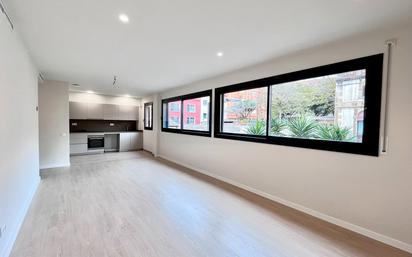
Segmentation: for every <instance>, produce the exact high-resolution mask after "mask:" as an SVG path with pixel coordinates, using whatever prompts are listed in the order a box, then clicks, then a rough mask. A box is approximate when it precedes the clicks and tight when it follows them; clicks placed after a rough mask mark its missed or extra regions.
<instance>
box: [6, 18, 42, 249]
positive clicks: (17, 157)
mask: <svg viewBox="0 0 412 257" xmlns="http://www.w3.org/2000/svg"><path fill="white" fill-rule="evenodd" d="M0 92H1V94H0V117H1V122H2V123H1V125H0V227H3V226H4V225H6V231H5V233H4V234H3V236H2V238H0V256H8V254H9V252H10V250H11V248H12V246H13V243H14V240H15V238H16V236H17V233H18V231H19V229H20V225H21V223H22V222H23V219H24V216H25V214H26V211H27V209H28V207H29V204H30V202H31V199H32V196H33V194H34V192H35V190H36V188H37V185H38V183H39V181H40V177H39V142H38V136H39V135H38V115H37V111H36V106H37V70H36V68H35V66H34V65H33V63H32V62H31V59H30V57H29V55H28V54H27V52H26V49H25V47H24V45H23V44H22V42H21V40H20V38H19V37H18V36H17V34H16V32H14V31H12V30H11V29H10V27H9V24H8V23H7V21H6V19H5V18H4V15H0Z"/></svg>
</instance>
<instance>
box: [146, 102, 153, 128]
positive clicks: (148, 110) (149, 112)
mask: <svg viewBox="0 0 412 257" xmlns="http://www.w3.org/2000/svg"><path fill="white" fill-rule="evenodd" d="M152 108H153V105H151V104H149V105H145V109H144V126H145V127H146V128H151V127H152V120H153V117H152Z"/></svg>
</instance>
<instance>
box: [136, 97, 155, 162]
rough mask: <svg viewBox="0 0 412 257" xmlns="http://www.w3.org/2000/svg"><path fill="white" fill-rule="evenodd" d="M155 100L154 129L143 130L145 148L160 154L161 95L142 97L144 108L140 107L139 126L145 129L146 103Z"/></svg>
mask: <svg viewBox="0 0 412 257" xmlns="http://www.w3.org/2000/svg"><path fill="white" fill-rule="evenodd" d="M150 102H153V130H143V149H144V150H146V151H149V152H151V153H152V154H153V155H154V156H157V155H158V133H159V126H160V124H159V123H160V118H159V117H160V104H159V95H152V96H148V97H145V98H143V99H142V108H140V114H139V117H142V118H141V119H140V122H139V127H140V128H142V129H144V124H143V118H144V104H145V103H150Z"/></svg>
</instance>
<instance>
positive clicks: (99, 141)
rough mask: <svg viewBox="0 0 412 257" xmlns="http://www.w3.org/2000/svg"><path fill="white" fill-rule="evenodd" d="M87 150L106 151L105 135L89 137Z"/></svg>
mask: <svg viewBox="0 0 412 257" xmlns="http://www.w3.org/2000/svg"><path fill="white" fill-rule="evenodd" d="M87 149H88V150H89V151H90V150H104V135H89V136H88V137H87Z"/></svg>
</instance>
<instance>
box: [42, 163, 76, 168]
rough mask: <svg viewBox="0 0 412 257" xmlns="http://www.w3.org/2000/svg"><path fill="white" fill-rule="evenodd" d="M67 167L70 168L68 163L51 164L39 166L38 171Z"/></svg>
mask: <svg viewBox="0 0 412 257" xmlns="http://www.w3.org/2000/svg"><path fill="white" fill-rule="evenodd" d="M69 166H70V162H68V163H53V164H47V165H41V166H40V169H41V170H45V169H53V168H62V167H69Z"/></svg>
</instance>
